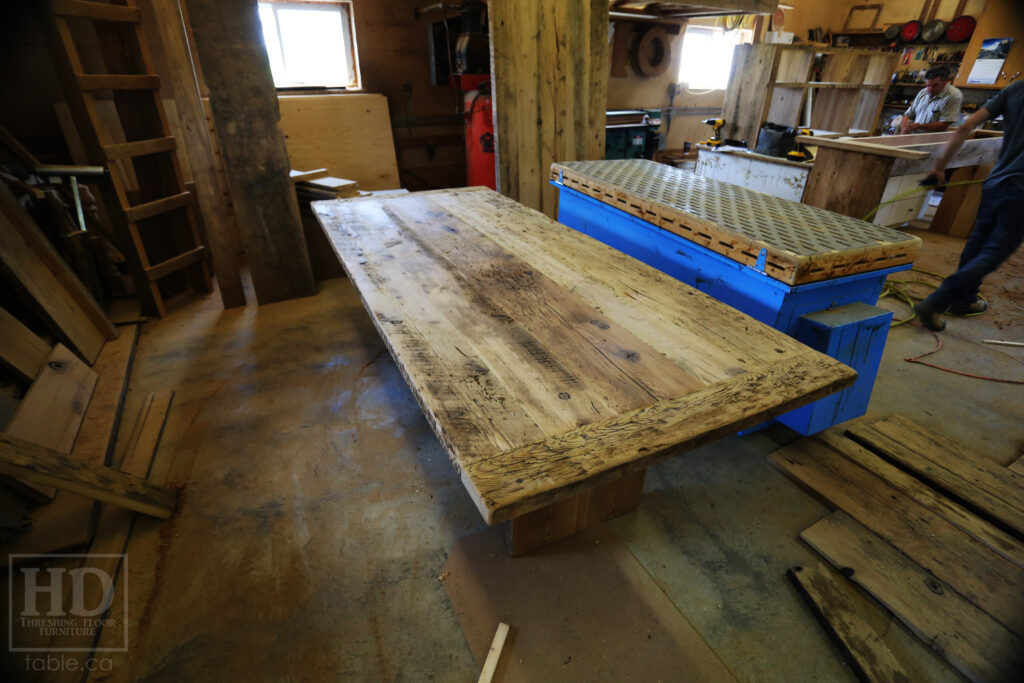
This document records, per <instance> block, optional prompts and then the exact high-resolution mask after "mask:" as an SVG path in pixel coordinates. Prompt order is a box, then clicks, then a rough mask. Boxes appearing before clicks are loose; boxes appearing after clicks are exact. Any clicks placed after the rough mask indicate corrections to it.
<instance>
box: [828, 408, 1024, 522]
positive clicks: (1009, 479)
mask: <svg viewBox="0 0 1024 683" xmlns="http://www.w3.org/2000/svg"><path fill="white" fill-rule="evenodd" d="M846 431H847V433H848V434H849V435H850V437H851V438H853V439H854V440H855V441H857V442H858V443H861V444H863V445H864V446H867V447H868V448H870V449H871V450H873V451H875V452H876V453H878V454H880V455H881V456H883V457H884V458H886V459H888V460H890V461H891V462H893V463H895V464H896V465H898V466H899V467H902V468H903V469H905V470H908V471H909V472H911V473H913V474H914V475H915V476H917V477H918V478H920V479H922V480H924V481H926V482H928V483H929V484H930V485H931V486H934V487H935V488H937V489H939V490H940V491H943V492H944V493H947V494H948V495H950V496H953V497H955V498H956V499H957V500H959V501H962V502H963V503H965V504H967V505H969V506H970V507H971V508H972V509H974V510H976V511H977V512H978V513H979V514H983V515H986V516H988V517H991V518H992V519H993V520H995V521H997V522H1001V523H1002V524H1003V525H1006V526H1008V527H1009V528H1010V530H1011V531H1012V532H1015V534H1014V535H1016V536H1017V537H1018V538H1022V537H1024V476H1021V475H1019V474H1016V473H1014V472H1012V471H1007V468H1005V467H1002V466H1000V465H999V464H998V463H995V462H992V461H991V460H989V459H988V458H985V457H983V456H981V455H978V454H976V453H972V452H971V451H969V450H967V449H966V448H963V447H962V446H960V445H959V444H957V443H955V442H953V441H952V440H950V439H947V438H944V437H943V436H941V435H939V434H936V433H934V432H932V431H930V430H928V429H925V428H924V427H922V426H920V425H918V424H916V423H914V422H912V421H911V420H908V419H907V418H905V417H903V416H902V415H892V416H890V417H887V418H884V419H882V420H878V421H877V422H872V423H870V424H868V423H863V422H861V423H857V424H855V425H853V426H851V427H849V428H848V429H847V430H846Z"/></svg>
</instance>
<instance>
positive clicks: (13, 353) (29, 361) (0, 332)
mask: <svg viewBox="0 0 1024 683" xmlns="http://www.w3.org/2000/svg"><path fill="white" fill-rule="evenodd" d="M48 355H50V345H49V344H47V343H46V342H45V341H43V340H42V339H40V338H39V337H37V336H36V334H35V333H34V332H32V330H30V329H28V328H27V327H25V326H24V325H23V324H22V322H21V321H20V320H18V319H17V318H15V317H14V316H13V315H11V314H10V313H8V312H7V310H6V309H4V308H0V363H3V364H4V365H6V366H7V367H9V368H10V369H11V370H13V371H14V372H15V373H16V374H17V375H18V376H19V377H20V378H21V379H23V380H25V381H26V382H31V381H32V380H34V379H35V378H36V375H37V374H38V373H39V368H40V367H42V365H43V363H44V362H45V361H46V357H47V356H48Z"/></svg>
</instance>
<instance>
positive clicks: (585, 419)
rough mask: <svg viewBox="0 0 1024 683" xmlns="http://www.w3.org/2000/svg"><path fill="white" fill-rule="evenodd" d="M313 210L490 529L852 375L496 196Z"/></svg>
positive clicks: (414, 198)
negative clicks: (582, 266)
mask: <svg viewBox="0 0 1024 683" xmlns="http://www.w3.org/2000/svg"><path fill="white" fill-rule="evenodd" d="M312 206H313V210H314V212H315V213H316V214H317V217H318V219H319V220H320V221H321V223H322V225H323V226H324V228H325V231H326V233H327V235H328V237H329V238H330V240H331V242H332V244H333V246H334V249H335V251H336V252H337V253H338V256H339V258H340V260H341V261H342V263H343V265H344V266H345V269H346V271H347V273H348V275H349V277H350V279H351V280H352V282H353V284H354V285H355V286H356V288H357V289H358V290H359V293H360V296H361V297H362V299H363V302H364V305H365V306H366V308H367V310H368V311H369V312H370V313H371V317H372V318H373V320H374V323H375V325H376V326H377V329H378V331H379V332H380V333H381V336H382V337H383V338H384V341H385V343H386V344H387V345H388V348H389V349H390V351H391V353H392V356H393V357H394V359H395V361H396V364H397V365H398V367H399V369H400V371H401V372H402V373H403V375H404V376H405V378H406V380H407V382H408V383H409V386H410V387H411V388H412V390H413V393H414V394H415V395H416V397H417V399H418V400H419V402H420V405H421V406H422V407H423V409H424V412H425V414H426V416H427V419H428V421H429V422H430V424H431V425H432V427H433V428H434V431H435V432H436V433H437V435H438V437H439V438H440V439H441V441H442V443H443V444H444V446H445V448H446V450H447V451H448V453H449V456H450V457H451V459H452V461H453V463H454V464H455V466H456V467H457V468H459V469H460V471H461V472H462V474H463V478H464V482H465V483H466V486H467V488H468V489H469V491H470V493H471V495H472V496H474V499H475V500H476V502H477V504H478V507H479V508H480V511H481V514H483V516H484V518H485V519H487V521H488V522H490V523H497V522H500V521H504V520H508V519H511V518H513V517H517V516H520V515H523V514H526V513H528V512H530V511H532V510H536V509H539V508H541V507H544V506H546V505H550V504H552V503H556V502H558V501H559V500H563V499H566V498H571V497H573V496H576V495H578V494H580V493H582V492H584V491H586V490H587V489H589V488H592V487H594V486H598V485H601V484H606V483H610V482H614V481H616V480H617V479H619V478H621V477H622V476H624V475H626V474H628V473H629V472H631V471H635V470H638V469H642V468H643V467H645V466H646V464H647V463H649V462H653V461H655V460H657V459H659V458H661V457H667V455H669V454H671V453H674V452H677V451H676V450H673V448H674V447H676V446H681V447H686V446H693V445H697V444H699V443H704V442H706V441H708V440H710V439H713V438H718V437H720V436H724V435H725V434H727V433H730V432H732V431H735V430H736V429H739V428H741V425H742V426H749V425H753V424H755V423H757V422H759V421H763V420H764V419H766V418H767V417H770V416H773V415H776V414H779V413H781V412H785V411H786V410H788V409H790V408H792V407H796V405H797V404H802V403H806V402H809V401H811V400H813V399H814V398H818V397H820V396H824V395H827V394H828V393H831V392H832V391H835V390H837V389H839V388H840V387H841V386H845V385H846V384H847V383H849V382H851V381H852V380H853V378H854V373H853V371H852V370H850V369H849V368H846V367H845V366H842V365H840V364H838V363H836V362H835V361H834V360H832V359H829V358H827V357H825V356H821V355H820V354H816V353H813V352H809V351H808V350H807V348H806V347H804V346H802V345H800V344H798V343H797V342H795V341H794V340H792V339H791V338H789V337H786V336H785V335H782V334H780V333H778V332H776V331H774V330H771V329H770V328H768V327H765V326H763V325H761V324H759V323H757V322H755V321H754V320H752V319H750V318H747V317H746V316H743V315H742V314H740V313H738V312H736V311H735V310H734V309H732V308H729V307H727V306H725V305H724V304H721V303H719V302H717V301H714V300H713V299H711V298H710V297H707V296H706V295H703V294H701V293H699V292H697V291H696V290H693V289H691V288H689V287H687V286H686V285H684V284H682V283H680V282H678V281H677V280H674V279H672V278H669V277H667V276H665V275H663V274H661V273H658V272H657V271H656V270H654V269H653V268H650V267H648V266H645V265H643V264H641V263H639V262H637V261H635V260H633V259H630V258H629V257H627V256H625V255H623V254H622V253H621V252H618V251H616V250H614V249H612V248H610V247H608V246H606V245H603V244H601V243H599V242H596V241H595V240H591V239H590V238H587V237H585V236H584V235H581V234H579V233H577V232H576V231H574V230H572V229H570V228H567V227H565V226H562V225H560V224H558V223H555V222H554V221H551V220H550V219H547V218H545V217H544V216H543V215H541V214H539V213H537V212H536V211H532V210H530V209H527V208H525V207H523V206H521V205H518V204H517V203H516V202H513V201H511V200H509V199H507V198H504V197H502V196H501V195H498V194H497V193H495V192H491V191H489V190H481V189H465V190H452V191H445V192H436V193H414V194H408V195H402V196H395V197H388V198H381V199H376V198H366V199H353V200H339V201H332V202H315V203H314V204H313V205H312ZM579 263H587V264H588V268H587V270H586V271H581V270H580V269H579V266H578V264H579Z"/></svg>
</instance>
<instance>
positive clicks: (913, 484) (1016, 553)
mask: <svg viewBox="0 0 1024 683" xmlns="http://www.w3.org/2000/svg"><path fill="white" fill-rule="evenodd" d="M816 438H817V439H818V440H819V441H821V442H823V443H826V444H828V445H829V446H831V447H832V448H834V449H835V450H837V451H839V452H840V453H842V454H843V455H844V456H845V457H846V458H847V459H849V460H851V461H852V462H855V463H857V464H858V465H860V466H861V467H863V468H864V469H866V470H868V471H869V472H872V473H874V474H876V475H878V476H879V477H881V478H882V479H884V480H885V481H886V482H887V483H888V484H889V485H890V486H892V487H893V488H895V489H896V490H898V491H900V492H901V493H903V494H905V495H907V496H909V497H910V498H912V499H913V500H915V501H917V502H918V503H920V504H921V505H923V506H925V507H926V508H928V509H929V510H931V511H932V512H935V513H936V514H938V515H940V516H941V517H943V518H944V519H946V520H947V521H949V522H950V523H951V524H953V526H955V527H957V528H958V529H960V530H961V531H963V532H964V533H966V534H969V535H970V536H972V537H974V538H976V539H978V540H979V541H981V542H982V543H984V544H985V545H987V546H988V547H989V548H991V549H992V550H994V551H996V552H997V553H999V554H1000V555H1001V556H1003V557H1005V558H1006V559H1007V560H1009V561H1010V562H1013V563H1014V564H1015V565H1017V566H1018V567H1024V543H1021V542H1020V541H1018V540H1017V539H1015V538H1013V537H1012V536H1011V535H1010V534H1008V533H1006V532H1005V531H1003V530H1001V529H999V528H997V527H995V526H992V525H991V524H989V523H988V522H986V521H985V520H983V519H981V518H980V517H978V516H977V515H974V514H972V513H971V512H969V511H968V510H966V509H964V508H963V507H961V506H960V505H957V504H956V503H954V502H953V501H951V500H950V499H949V498H946V497H945V496H943V495H942V494H940V493H937V492H936V491H935V490H934V489H932V488H930V487H929V486H927V485H926V484H924V483H922V482H921V481H920V480H918V479H915V478H914V477H912V476H910V475H909V474H907V473H906V472H904V471H903V470H901V469H899V468H898V467H895V466H894V465H891V464H889V463H888V462H886V461H885V460H883V459H882V458H881V457H879V456H878V455H877V454H875V453H873V452H872V451H870V450H868V449H866V448H864V447H863V446H861V445H860V444H858V443H856V442H854V441H852V440H850V439H848V438H847V437H845V436H843V435H842V434H840V433H839V432H838V431H834V430H829V431H826V432H822V433H821V434H818V435H817V437H816Z"/></svg>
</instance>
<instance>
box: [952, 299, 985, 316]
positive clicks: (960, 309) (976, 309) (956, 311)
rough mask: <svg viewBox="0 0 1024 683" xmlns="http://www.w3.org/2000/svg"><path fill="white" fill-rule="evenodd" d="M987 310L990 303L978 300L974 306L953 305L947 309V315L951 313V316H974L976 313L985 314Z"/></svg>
mask: <svg viewBox="0 0 1024 683" xmlns="http://www.w3.org/2000/svg"><path fill="white" fill-rule="evenodd" d="M987 310H988V302H986V301H982V300H981V299H977V300H975V302H974V303H972V304H953V305H952V306H950V307H949V308H948V309H946V313H949V314H950V315H972V314H975V313H984V312H985V311H987Z"/></svg>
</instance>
